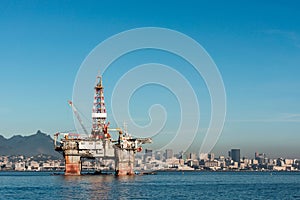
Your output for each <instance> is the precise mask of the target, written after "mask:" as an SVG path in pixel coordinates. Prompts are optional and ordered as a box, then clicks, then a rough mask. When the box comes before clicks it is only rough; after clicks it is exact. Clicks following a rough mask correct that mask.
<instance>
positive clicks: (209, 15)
mask: <svg viewBox="0 0 300 200" xmlns="http://www.w3.org/2000/svg"><path fill="white" fill-rule="evenodd" d="M299 4H300V3H298V1H288V2H286V1H276V2H273V1H264V2H261V1H243V2H242V3H241V2H238V1H226V2H225V1H224V2H223V1H213V2H211V1H199V2H198V1H184V2H182V3H177V2H174V1H165V2H163V3H162V2H160V1H151V2H140V1H129V2H126V3H125V2H113V3H109V2H100V1H99V2H98V1H44V2H42V1H2V2H1V6H0V27H1V29H0V30H1V31H0V86H1V87H0V95H1V96H0V97H1V99H0V134H2V135H4V136H5V137H11V136H12V135H14V134H22V135H29V134H32V133H35V132H36V131H37V130H38V129H40V130H42V131H44V132H46V133H48V134H53V133H54V132H56V131H66V130H72V129H74V125H73V118H72V112H71V110H70V108H69V107H68V105H67V103H66V102H67V100H69V99H71V98H72V90H73V83H74V81H75V77H76V74H77V71H78V69H79V67H80V65H81V63H82V62H83V60H84V58H85V57H86V56H87V55H88V53H89V52H90V51H91V50H92V49H93V48H94V47H95V46H96V45H98V44H99V43H100V42H101V41H103V40H105V39H107V38H108V37H110V36H112V35H114V34H117V33H119V32H121V31H125V30H128V29H132V28H138V27H148V26H152V27H164V28H169V29H174V30H177V31H180V32H182V33H184V34H186V35H188V36H190V37H192V38H193V39H195V40H196V41H197V42H199V43H200V44H201V45H202V46H203V47H204V48H205V49H206V51H207V52H208V53H209V54H210V56H211V57H212V58H213V60H214V62H215V63H216V65H217V66H218V68H219V71H220V73H221V75H222V78H223V81H224V84H225V88H226V94H227V118H226V122H225V126H224V131H223V133H222V135H221V137H220V140H219V141H218V143H217V145H216V147H215V149H214V151H215V152H216V153H217V154H220V153H221V152H226V151H227V150H228V149H230V148H241V149H242V150H241V151H242V154H243V155H246V156H253V154H254V151H259V152H265V153H267V154H268V155H270V156H290V157H298V158H300V154H299V152H300V151H299V144H298V143H299V141H300V133H299V130H300V106H299V102H300V91H299V88H300V79H299V75H300V14H299V12H298V8H299V6H300V5H299ZM149 55H151V56H149ZM137 58H139V59H140V60H139V61H141V62H139V61H134V62H133V61H132V60H135V59H137ZM168 58H172V56H169V55H164V54H162V53H157V52H150V53H149V54H148V56H147V52H140V53H138V52H137V54H136V55H128V57H127V58H126V57H124V59H123V58H122V59H123V60H124V61H122V59H120V61H119V63H120V65H121V64H124V65H125V64H126V67H125V68H126V69H130V67H134V66H133V65H135V64H139V63H142V61H145V62H158V61H161V60H168ZM174 59H176V58H174ZM177 59H178V58H177ZM174 63H176V62H175V61H173V64H174ZM169 64H171V65H172V61H171V62H170V63H169ZM175 68H176V66H175ZM114 73H121V72H120V71H119V70H117V68H113V66H112V68H111V70H110V71H107V76H108V77H110V76H111V75H110V74H114ZM182 73H185V74H186V75H187V76H188V74H189V73H192V71H185V72H182ZM115 79H116V78H115ZM113 80H114V79H113V78H112V79H111V80H106V84H107V85H109V86H107V87H106V90H107V91H106V92H107V96H108V97H107V99H108V100H107V102H108V103H107V104H108V108H109V106H110V104H109V99H110V95H111V94H110V92H111V90H110V85H111V84H113V83H114V82H113ZM197 81H198V80H196V78H193V77H191V82H192V83H194V84H197V83H198V82H197ZM199 82H201V81H199ZM198 89H199V91H205V88H204V87H203V88H202V86H201V88H198ZM144 90H148V91H150V92H153V94H155V92H158V93H160V92H161V94H162V95H164V94H166V93H167V92H163V90H161V89H157V88H156V89H155V87H153V88H144ZM204 93H205V92H204ZM199 94H202V93H201V92H199ZM206 95H207V94H206ZM171 96H172V95H171ZM135 97H136V100H135V101H136V104H137V105H139V106H138V108H139V109H138V110H139V111H136V112H134V111H133V115H136V116H137V117H139V118H143V116H144V119H145V120H147V115H143V111H145V109H144V107H143V104H142V103H141V102H142V101H143V99H142V98H141V97H142V96H141V95H138V93H137V94H136V95H135ZM170 98H173V97H170ZM207 98H208V97H207V96H204V97H203V101H204V103H207V102H209V100H208V99H207ZM162 101H163V102H164V101H166V99H164V98H162ZM153 102H154V103H155V101H153ZM150 103H151V102H149V104H150ZM146 104H148V102H146ZM172 105H173V106H174V107H177V105H176V101H174V103H173V104H170V109H169V110H172V108H173V107H172ZM146 107H147V106H146ZM166 108H167V107H166ZM133 109H134V108H133ZM167 109H168V108H167ZM205 112H206V111H205V106H204V116H203V117H202V120H203V121H206V120H208V119H207V118H208V117H207V116H206V115H205ZM207 112H208V111H207ZM176 119H177V118H176V117H175V118H174V120H176ZM141 123H143V122H141ZM169 126H170V127H172V126H174V127H175V126H176V122H173V121H172V120H171V121H170V124H169ZM203 128H205V124H204V125H203ZM200 139H201V137H199V138H198V140H197V139H196V140H195V142H194V144H193V147H192V148H194V149H197V146H199V142H200Z"/></svg>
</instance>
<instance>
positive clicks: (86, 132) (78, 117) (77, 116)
mask: <svg viewBox="0 0 300 200" xmlns="http://www.w3.org/2000/svg"><path fill="white" fill-rule="evenodd" d="M68 104H69V105H70V107H71V108H72V110H73V113H74V114H75V116H76V118H77V120H78V121H79V124H80V126H81V128H82V129H83V131H84V133H85V134H86V135H89V133H88V131H87V130H86V128H85V127H84V125H83V122H82V120H81V118H80V116H79V113H78V111H77V109H76V107H75V106H74V104H73V102H72V101H68Z"/></svg>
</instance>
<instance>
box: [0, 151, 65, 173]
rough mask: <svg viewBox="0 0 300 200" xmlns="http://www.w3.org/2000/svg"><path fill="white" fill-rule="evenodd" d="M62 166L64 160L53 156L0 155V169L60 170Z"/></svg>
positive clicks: (62, 168)
mask: <svg viewBox="0 0 300 200" xmlns="http://www.w3.org/2000/svg"><path fill="white" fill-rule="evenodd" d="M64 168H65V166H64V162H63V161H62V160H61V159H57V158H55V157H53V156H47V155H42V154H41V155H36V156H30V157H26V156H22V155H18V156H0V170H1V171H12V170H14V171H56V170H57V171H61V170H64Z"/></svg>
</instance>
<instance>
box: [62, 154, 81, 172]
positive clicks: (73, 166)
mask: <svg viewBox="0 0 300 200" xmlns="http://www.w3.org/2000/svg"><path fill="white" fill-rule="evenodd" d="M80 174H81V159H80V156H77V155H65V175H80Z"/></svg>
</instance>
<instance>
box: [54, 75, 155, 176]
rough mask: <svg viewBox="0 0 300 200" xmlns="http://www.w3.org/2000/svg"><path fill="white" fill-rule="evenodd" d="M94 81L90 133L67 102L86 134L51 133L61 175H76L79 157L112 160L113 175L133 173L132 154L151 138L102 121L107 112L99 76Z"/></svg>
mask: <svg viewBox="0 0 300 200" xmlns="http://www.w3.org/2000/svg"><path fill="white" fill-rule="evenodd" d="M97 80H98V81H97V84H96V86H95V88H94V89H95V95H94V103H93V112H92V131H91V134H89V133H88V131H87V130H86V128H85V127H84V126H83V123H82V121H81V119H80V116H79V113H78V111H77V109H76V107H75V106H74V105H73V103H72V102H71V101H69V105H70V106H71V107H72V109H73V112H74V114H75V115H76V117H77V119H78V121H79V122H80V125H81V127H82V129H83V131H84V132H85V134H86V135H87V136H82V135H80V134H72V133H64V134H63V138H61V139H60V141H58V137H59V135H60V134H61V133H56V134H54V145H55V150H56V151H58V152H61V153H62V154H63V156H64V159H65V175H80V174H81V170H82V159H83V158H90V159H103V160H106V159H108V160H114V162H115V174H116V175H134V159H135V153H136V152H140V151H141V150H142V147H141V145H142V144H145V143H151V142H152V140H151V138H132V137H131V136H130V135H129V134H128V133H127V131H123V130H122V129H120V128H115V129H110V128H109V122H107V123H106V118H107V113H106V108H105V103H104V88H103V85H102V76H98V77H97ZM109 131H116V132H118V133H119V136H118V139H117V140H113V139H112V137H111V135H110V133H109Z"/></svg>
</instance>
